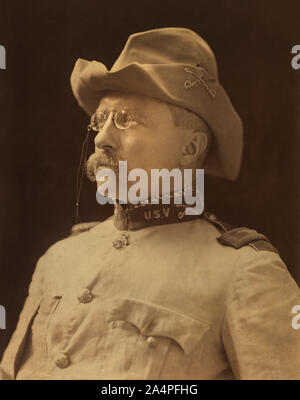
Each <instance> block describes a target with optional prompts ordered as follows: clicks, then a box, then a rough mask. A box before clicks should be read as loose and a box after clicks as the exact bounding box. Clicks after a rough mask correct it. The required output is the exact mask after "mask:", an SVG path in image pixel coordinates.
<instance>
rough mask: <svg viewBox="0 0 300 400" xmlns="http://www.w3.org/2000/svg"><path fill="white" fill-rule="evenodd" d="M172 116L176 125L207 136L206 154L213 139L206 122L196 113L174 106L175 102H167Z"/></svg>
mask: <svg viewBox="0 0 300 400" xmlns="http://www.w3.org/2000/svg"><path fill="white" fill-rule="evenodd" d="M167 104H168V107H169V110H170V112H171V114H172V117H173V122H174V124H175V125H176V126H178V127H179V128H183V129H192V130H195V131H196V130H198V131H201V132H204V133H205V134H206V136H207V150H206V152H205V154H206V155H207V153H208V151H209V149H210V147H211V145H212V140H213V135H212V132H211V130H210V128H209V126H208V125H207V123H206V122H205V121H204V120H203V119H202V118H201V117H200V116H199V115H197V114H195V113H193V112H192V111H189V110H187V109H186V108H182V107H179V106H176V105H175V104H170V103H167Z"/></svg>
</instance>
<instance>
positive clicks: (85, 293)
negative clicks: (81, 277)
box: [78, 288, 94, 303]
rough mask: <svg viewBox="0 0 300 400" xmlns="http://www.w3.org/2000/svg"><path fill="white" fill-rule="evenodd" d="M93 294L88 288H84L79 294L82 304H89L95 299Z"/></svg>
mask: <svg viewBox="0 0 300 400" xmlns="http://www.w3.org/2000/svg"><path fill="white" fill-rule="evenodd" d="M93 297H94V296H93V294H92V293H91V291H90V290H89V289H88V288H83V289H82V290H81V291H80V292H79V294H78V300H79V301H80V303H89V302H90V301H92V299H93Z"/></svg>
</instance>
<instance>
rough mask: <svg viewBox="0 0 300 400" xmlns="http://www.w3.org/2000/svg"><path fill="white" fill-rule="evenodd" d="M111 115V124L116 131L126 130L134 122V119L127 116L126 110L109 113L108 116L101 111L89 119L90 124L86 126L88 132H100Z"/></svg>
mask: <svg viewBox="0 0 300 400" xmlns="http://www.w3.org/2000/svg"><path fill="white" fill-rule="evenodd" d="M111 113H113V117H112V120H113V123H114V125H115V127H116V128H118V129H122V130H124V129H128V128H130V126H131V124H132V123H133V121H134V119H133V118H132V117H131V116H130V115H129V114H128V112H127V111H126V110H122V111H111V112H110V113H109V114H106V113H104V112H102V111H96V112H95V113H94V114H93V115H92V117H91V121H90V124H89V125H88V130H93V131H94V132H100V131H101V129H102V128H103V127H104V125H105V122H106V121H107V119H108V117H109V116H110V114H111Z"/></svg>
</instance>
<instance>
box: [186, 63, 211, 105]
mask: <svg viewBox="0 0 300 400" xmlns="http://www.w3.org/2000/svg"><path fill="white" fill-rule="evenodd" d="M197 67H198V70H197V73H196V72H194V71H192V70H191V69H190V68H189V67H185V68H184V70H185V72H187V73H189V74H191V75H193V76H194V77H195V78H196V79H195V80H190V79H187V80H186V81H185V82H184V88H185V89H190V88H191V87H194V86H197V85H199V84H200V83H201V84H202V85H203V86H204V87H205V89H206V90H207V91H208V93H209V94H210V96H211V97H212V98H215V97H216V91H215V90H214V89H211V88H210V87H209V86H208V84H207V82H214V81H215V78H213V77H211V76H210V75H209V74H208V72H207V71H206V69H205V68H203V67H201V65H199V64H197Z"/></svg>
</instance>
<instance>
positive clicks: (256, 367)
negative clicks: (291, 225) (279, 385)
mask: <svg viewBox="0 0 300 400" xmlns="http://www.w3.org/2000/svg"><path fill="white" fill-rule="evenodd" d="M249 251H250V250H249ZM251 251H252V250H251ZM237 267H238V269H239V270H238V272H237V274H236V278H235V279H234V283H233V285H232V287H231V289H230V290H229V293H228V298H227V305H226V312H225V317H224V321H223V328H222V340H223V344H224V347H225V351H226V354H227V357H228V359H229V362H230V364H231V367H232V370H233V372H234V375H235V377H236V379H300V330H297V329H295V324H292V320H293V318H294V317H295V314H293V313H292V309H293V307H294V306H295V305H300V290H299V288H298V286H297V284H296V282H295V281H294V280H293V278H292V277H291V275H290V274H289V272H288V270H287V268H286V266H285V264H284V263H283V262H282V260H281V259H280V257H279V256H278V255H277V254H275V253H271V252H267V251H261V252H259V253H257V254H255V256H253V257H252V258H249V257H248V261H246V262H243V261H242V260H241V259H240V264H239V265H238V266H237Z"/></svg>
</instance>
